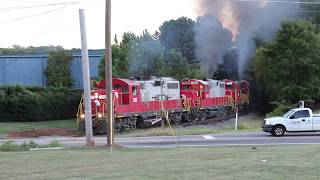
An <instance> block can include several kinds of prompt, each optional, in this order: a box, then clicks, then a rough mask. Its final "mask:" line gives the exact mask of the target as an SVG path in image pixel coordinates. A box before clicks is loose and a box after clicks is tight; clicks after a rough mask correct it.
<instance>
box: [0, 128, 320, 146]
mask: <svg viewBox="0 0 320 180" xmlns="http://www.w3.org/2000/svg"><path fill="white" fill-rule="evenodd" d="M30 140H33V141H35V142H36V143H38V144H48V143H50V142H51V141H53V140H58V141H59V142H60V143H62V144H64V145H65V146H66V147H79V146H85V138H84V137H40V138H30V139H29V138H28V139H0V144H2V143H4V142H6V141H13V142H15V143H23V142H25V141H30ZM115 141H116V143H117V144H119V145H121V146H123V147H133V148H138V147H140V148H141V147H142V148H165V147H204V146H254V145H291V144H320V133H297V134H296V133H295V134H293V133H287V134H286V136H284V137H273V136H271V135H269V134H267V133H264V132H253V133H235V134H212V135H189V136H178V137H172V136H158V137H121V138H116V139H115ZM95 144H96V145H97V146H103V145H105V144H106V137H105V136H97V137H95Z"/></svg>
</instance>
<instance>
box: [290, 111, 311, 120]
mask: <svg viewBox="0 0 320 180" xmlns="http://www.w3.org/2000/svg"><path fill="white" fill-rule="evenodd" d="M293 116H294V119H299V118H306V117H310V113H309V111H308V110H302V111H298V112H296V113H294V114H293Z"/></svg>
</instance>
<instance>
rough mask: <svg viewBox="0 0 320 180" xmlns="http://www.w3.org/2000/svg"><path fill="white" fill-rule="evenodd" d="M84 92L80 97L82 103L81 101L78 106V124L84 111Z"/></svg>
mask: <svg viewBox="0 0 320 180" xmlns="http://www.w3.org/2000/svg"><path fill="white" fill-rule="evenodd" d="M82 102H83V94H82V96H81V99H80V103H79V106H78V112H77V124H79V114H80V115H81V114H82V113H83V103H82Z"/></svg>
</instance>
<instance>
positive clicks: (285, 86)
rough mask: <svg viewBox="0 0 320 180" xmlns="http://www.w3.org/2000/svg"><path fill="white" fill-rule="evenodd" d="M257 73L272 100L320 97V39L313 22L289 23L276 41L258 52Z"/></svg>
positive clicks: (255, 59)
mask: <svg viewBox="0 0 320 180" xmlns="http://www.w3.org/2000/svg"><path fill="white" fill-rule="evenodd" d="M254 73H255V76H256V77H257V78H258V79H260V80H261V81H262V82H263V83H264V86H265V88H266V92H267V94H268V96H269V99H270V100H271V101H277V102H281V103H283V104H292V103H296V102H297V101H299V100H317V99H319V97H320V36H319V34H317V29H316V26H315V25H313V24H312V23H311V22H309V21H294V22H285V23H283V24H282V27H281V29H280V31H279V32H278V34H277V36H276V39H275V40H274V41H273V42H271V43H269V44H266V45H264V46H262V47H260V48H258V49H257V50H256V53H255V57H254Z"/></svg>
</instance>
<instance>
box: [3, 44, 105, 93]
mask: <svg viewBox="0 0 320 180" xmlns="http://www.w3.org/2000/svg"><path fill="white" fill-rule="evenodd" d="M71 54H72V57H73V60H72V65H71V72H72V76H73V79H74V88H81V89H82V87H83V82H82V63H81V51H80V50H78V51H72V52H71ZM103 55H104V50H89V62H90V76H91V78H92V79H97V78H98V67H99V62H100V59H101V57H102V56H103ZM47 61H48V53H47V52H46V53H34V54H19V55H2V56H0V85H15V84H19V85H22V86H40V87H45V86H46V77H45V75H44V71H45V69H46V65H47Z"/></svg>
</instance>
